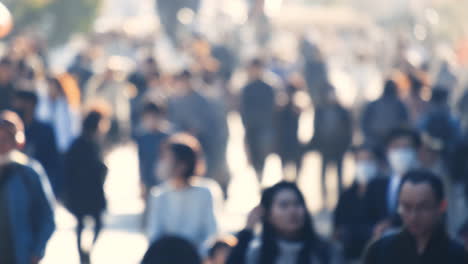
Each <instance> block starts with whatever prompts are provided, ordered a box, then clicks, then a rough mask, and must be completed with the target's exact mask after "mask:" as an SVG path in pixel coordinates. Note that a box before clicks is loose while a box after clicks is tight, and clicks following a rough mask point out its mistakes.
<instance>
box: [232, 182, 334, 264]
mask: <svg viewBox="0 0 468 264" xmlns="http://www.w3.org/2000/svg"><path fill="white" fill-rule="evenodd" d="M258 223H261V224H262V233H261V234H260V236H259V237H258V238H254V236H255V234H254V230H255V228H256V225H257V224H258ZM238 239H239V243H238V244H237V246H236V247H235V248H234V249H233V251H232V254H231V256H230V258H229V260H228V262H227V263H229V264H231V263H232V264H234V263H236V264H244V263H245V264H254V263H277V264H292V263H341V262H338V261H339V259H340V255H339V254H337V252H335V251H334V250H333V248H332V247H331V246H330V245H328V243H326V242H324V241H323V240H322V239H321V238H320V237H319V236H318V234H317V233H316V232H315V230H314V227H313V222H312V218H311V216H310V214H309V212H308V210H307V208H306V204H305V201H304V197H303V196H302V193H301V192H300V190H299V189H298V188H297V186H296V185H295V184H294V183H288V182H280V183H278V184H276V185H274V186H273V187H270V188H268V189H266V190H265V191H264V193H263V195H262V200H261V203H260V206H259V207H257V208H255V209H254V211H252V213H251V214H250V215H249V219H248V221H247V226H246V228H245V229H244V230H243V231H241V232H240V233H239V235H238Z"/></svg>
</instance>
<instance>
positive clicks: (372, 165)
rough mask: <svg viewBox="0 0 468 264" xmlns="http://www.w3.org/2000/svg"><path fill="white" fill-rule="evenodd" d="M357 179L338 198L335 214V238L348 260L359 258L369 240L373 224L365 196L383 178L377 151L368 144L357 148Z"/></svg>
mask: <svg viewBox="0 0 468 264" xmlns="http://www.w3.org/2000/svg"><path fill="white" fill-rule="evenodd" d="M354 159H355V163H356V171H355V180H354V183H353V185H352V186H351V187H349V188H348V189H347V190H345V191H344V192H343V194H342V196H341V197H340V199H339V201H338V205H337V207H336V209H335V214H334V221H333V225H334V238H335V239H336V240H338V241H339V242H341V244H342V245H343V250H344V252H343V253H344V257H345V259H346V261H349V262H352V261H358V260H359V259H360V258H361V256H362V253H363V251H364V248H365V247H366V245H367V243H368V241H369V239H370V238H371V237H372V225H371V224H370V223H369V219H368V218H367V212H366V206H365V197H366V193H367V187H368V185H369V183H370V182H371V181H372V180H373V179H374V178H376V177H381V171H380V168H379V158H378V154H377V153H376V151H375V150H374V148H372V147H371V146H369V145H361V146H358V147H356V148H355V149H354Z"/></svg>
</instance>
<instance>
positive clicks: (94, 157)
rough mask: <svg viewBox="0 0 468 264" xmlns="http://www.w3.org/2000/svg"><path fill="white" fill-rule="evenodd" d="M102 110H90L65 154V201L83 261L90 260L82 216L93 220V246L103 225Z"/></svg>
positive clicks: (106, 123) (105, 128) (105, 127)
mask: <svg viewBox="0 0 468 264" xmlns="http://www.w3.org/2000/svg"><path fill="white" fill-rule="evenodd" d="M109 126H110V124H109V121H108V119H107V117H106V116H105V114H104V113H101V112H98V111H92V112H90V113H89V114H88V115H87V116H86V118H85V119H84V121H83V131H82V133H81V135H80V137H78V138H77V139H76V140H75V141H74V142H73V144H72V146H71V147H70V150H69V151H68V152H67V154H66V156H65V177H66V179H65V188H64V203H65V205H66V207H67V209H68V210H69V211H70V212H71V213H72V214H73V216H75V218H76V219H77V221H78V224H77V228H76V233H77V242H78V251H79V253H80V259H81V261H82V262H84V263H86V262H89V252H85V250H84V249H83V248H82V243H81V241H82V233H83V230H84V227H85V226H84V223H85V217H91V218H92V219H93V220H94V238H93V246H94V244H95V243H96V241H97V239H98V237H99V234H100V232H101V229H102V225H103V224H102V213H103V212H104V210H105V209H106V197H105V194H104V182H105V178H106V175H107V166H106V165H105V163H104V160H103V157H102V150H101V149H102V147H101V144H100V143H101V142H102V139H103V137H104V136H105V135H106V132H107V131H108V129H109Z"/></svg>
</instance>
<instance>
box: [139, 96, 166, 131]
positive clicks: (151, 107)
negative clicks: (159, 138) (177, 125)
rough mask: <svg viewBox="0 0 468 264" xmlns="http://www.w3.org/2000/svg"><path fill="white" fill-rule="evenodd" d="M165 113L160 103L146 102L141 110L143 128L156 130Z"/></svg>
mask: <svg viewBox="0 0 468 264" xmlns="http://www.w3.org/2000/svg"><path fill="white" fill-rule="evenodd" d="M165 113H166V111H165V109H164V107H163V106H162V104H157V103H153V102H149V103H146V104H145V105H144V106H143V110H142V112H141V122H142V125H143V129H145V130H146V131H154V130H157V129H158V128H159V127H160V123H161V121H163V120H164V116H165Z"/></svg>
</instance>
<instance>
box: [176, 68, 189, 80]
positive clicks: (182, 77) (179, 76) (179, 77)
mask: <svg viewBox="0 0 468 264" xmlns="http://www.w3.org/2000/svg"><path fill="white" fill-rule="evenodd" d="M191 78H192V73H191V72H190V70H187V69H185V70H183V71H182V72H180V73H179V74H177V76H176V79H177V80H179V81H186V80H190V79H191Z"/></svg>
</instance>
